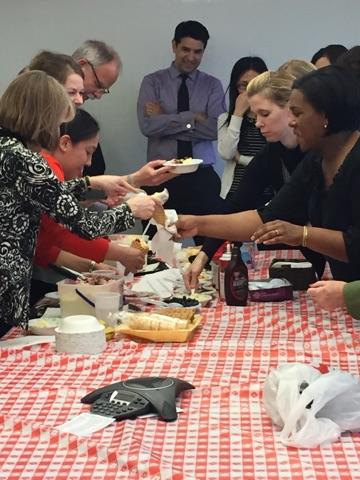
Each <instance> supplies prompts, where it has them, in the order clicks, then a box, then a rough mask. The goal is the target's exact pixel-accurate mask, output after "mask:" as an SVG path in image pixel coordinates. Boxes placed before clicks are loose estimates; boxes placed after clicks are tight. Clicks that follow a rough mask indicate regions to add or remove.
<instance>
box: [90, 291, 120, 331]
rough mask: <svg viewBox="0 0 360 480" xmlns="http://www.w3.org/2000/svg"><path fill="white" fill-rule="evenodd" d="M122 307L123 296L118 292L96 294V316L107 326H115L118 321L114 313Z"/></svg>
mask: <svg viewBox="0 0 360 480" xmlns="http://www.w3.org/2000/svg"><path fill="white" fill-rule="evenodd" d="M121 308H122V297H121V295H120V293H118V292H104V293H98V294H97V295H96V296H95V313H96V318H97V319H98V320H101V321H103V322H104V323H105V325H106V326H107V327H113V326H114V324H115V323H116V322H115V321H114V320H113V313H117V312H118V311H119V310H120V309H121Z"/></svg>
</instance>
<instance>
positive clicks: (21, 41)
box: [0, 0, 360, 173]
mask: <svg viewBox="0 0 360 480" xmlns="http://www.w3.org/2000/svg"><path fill="white" fill-rule="evenodd" d="M359 18H360V2H359V1H358V0H342V2H340V0H302V1H301V2H298V1H295V0H102V1H101V0H59V1H54V0H0V40H1V43H0V45H1V47H0V65H1V69H0V93H1V92H2V91H3V90H4V89H5V87H6V85H7V84H8V82H9V81H10V80H11V79H13V78H14V76H15V75H16V73H17V72H18V71H19V70H20V69H21V68H22V67H23V66H24V65H26V64H27V63H28V62H29V59H30V58H31V57H32V56H33V55H34V54H35V53H36V52H37V51H39V50H40V49H43V48H46V49H50V50H55V51H60V52H63V53H72V52H73V50H74V49H75V48H76V47H77V46H78V45H79V44H80V43H82V41H84V40H86V39H89V38H91V39H99V40H104V41H105V42H107V43H109V44H111V45H113V46H114V47H115V48H116V49H117V50H118V52H119V53H120V56H121V58H122V60H123V64H124V71H123V74H122V75H121V77H120V80H119V81H118V82H117V83H116V84H115V86H114V87H113V88H112V90H111V94H110V95H108V96H104V97H103V99H102V100H101V101H100V102H98V101H94V102H87V104H86V108H87V109H88V110H89V111H91V112H92V113H93V114H94V115H95V116H96V117H97V118H98V119H99V121H100V122H101V125H102V146H103V150H104V153H105V156H106V161H107V164H108V170H109V171H112V172H115V171H121V172H122V173H128V172H129V171H132V170H134V169H135V168H137V167H138V166H139V165H141V164H142V163H143V162H144V161H145V158H146V156H145V148H146V141H145V138H144V137H143V136H142V135H141V133H140V132H139V129H138V126H137V120H136V100H137V94H138V89H139V85H140V82H141V80H142V78H143V76H144V75H145V74H147V73H149V72H151V71H154V70H157V69H159V68H163V67H166V66H167V65H169V64H170V62H171V60H172V53H171V39H172V36H173V32H174V28H175V26H176V25H177V23H179V22H180V21H183V20H190V19H192V20H198V21H200V22H202V23H204V25H206V27H207V28H208V30H209V32H210V37H211V38H210V41H209V44H208V47H207V49H206V52H205V56H204V59H203V62H202V65H201V68H202V69H203V70H204V71H206V72H208V73H211V74H213V75H215V76H217V77H219V78H220V79H221V80H222V82H223V84H224V87H225V86H226V85H227V82H228V78H229V74H230V70H231V68H232V65H233V64H234V62H235V61H236V60H237V59H238V58H240V57H242V56H245V55H259V56H262V57H263V58H264V60H265V61H266V62H267V63H268V66H269V67H270V68H275V67H277V66H278V65H279V64H280V63H282V62H284V61H286V60H288V59H290V58H294V57H297V58H304V59H309V58H311V56H312V54H313V53H314V52H315V51H316V50H318V49H319V48H320V47H322V46H325V45H327V44H329V43H343V44H344V45H346V46H348V47H350V46H353V45H355V44H358V43H360V39H359V38H358V35H357V33H356V32H358V29H359Z"/></svg>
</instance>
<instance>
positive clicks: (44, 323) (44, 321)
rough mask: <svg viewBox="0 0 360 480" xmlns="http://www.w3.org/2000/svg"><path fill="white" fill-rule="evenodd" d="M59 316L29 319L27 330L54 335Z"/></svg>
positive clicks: (35, 333) (38, 333) (34, 333)
mask: <svg viewBox="0 0 360 480" xmlns="http://www.w3.org/2000/svg"><path fill="white" fill-rule="evenodd" d="M59 322H60V318H44V317H42V318H34V319H33V320H29V330H30V332H31V333H32V334H33V335H54V334H55V328H57V326H58V325H59Z"/></svg>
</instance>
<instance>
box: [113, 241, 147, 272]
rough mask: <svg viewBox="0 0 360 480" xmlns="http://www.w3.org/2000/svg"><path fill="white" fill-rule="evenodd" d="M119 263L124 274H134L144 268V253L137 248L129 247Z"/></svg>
mask: <svg viewBox="0 0 360 480" xmlns="http://www.w3.org/2000/svg"><path fill="white" fill-rule="evenodd" d="M119 261H120V262H121V263H122V264H123V265H124V267H125V273H129V272H131V273H135V272H137V271H138V270H141V269H142V268H143V267H144V263H145V253H144V252H142V251H141V250H139V249H137V248H132V247H129V248H127V249H126V251H125V253H124V255H122V256H121V258H119Z"/></svg>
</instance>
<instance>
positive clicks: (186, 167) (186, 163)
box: [166, 157, 203, 174]
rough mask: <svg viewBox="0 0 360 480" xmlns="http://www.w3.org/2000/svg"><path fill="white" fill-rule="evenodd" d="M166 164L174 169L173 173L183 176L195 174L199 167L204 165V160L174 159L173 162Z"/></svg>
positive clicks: (190, 158)
mask: <svg viewBox="0 0 360 480" xmlns="http://www.w3.org/2000/svg"><path fill="white" fill-rule="evenodd" d="M166 163H167V164H168V165H171V166H172V167H174V168H173V170H172V173H177V174H182V173H192V172H195V171H196V170H197V169H198V167H199V165H200V164H201V163H203V160H201V159H200V158H192V157H186V158H173V159H172V160H168V161H167V162H166Z"/></svg>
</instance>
